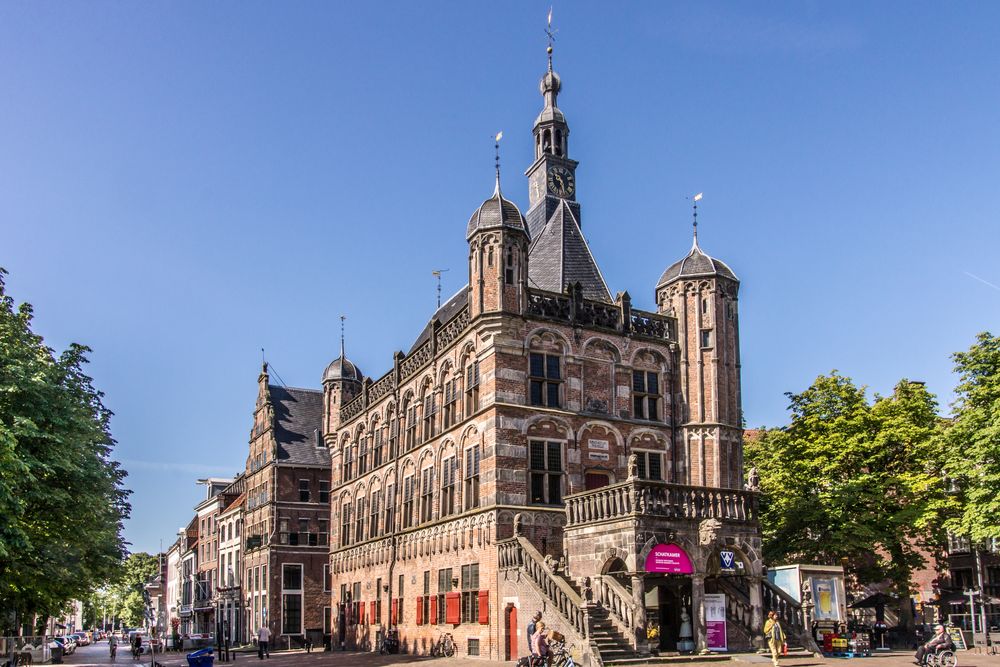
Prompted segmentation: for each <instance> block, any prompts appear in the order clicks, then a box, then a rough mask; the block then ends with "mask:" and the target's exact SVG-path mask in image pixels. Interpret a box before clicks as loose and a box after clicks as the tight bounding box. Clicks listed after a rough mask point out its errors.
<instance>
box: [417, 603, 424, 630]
mask: <svg viewBox="0 0 1000 667" xmlns="http://www.w3.org/2000/svg"><path fill="white" fill-rule="evenodd" d="M423 624H424V598H423V596H420V597H418V598H417V625H423Z"/></svg>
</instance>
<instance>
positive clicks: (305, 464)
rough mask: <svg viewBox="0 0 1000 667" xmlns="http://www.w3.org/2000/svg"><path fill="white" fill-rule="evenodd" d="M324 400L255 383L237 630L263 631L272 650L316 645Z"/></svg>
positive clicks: (324, 534)
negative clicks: (268, 632) (269, 638)
mask: <svg viewBox="0 0 1000 667" xmlns="http://www.w3.org/2000/svg"><path fill="white" fill-rule="evenodd" d="M322 401H323V394H322V393H321V392H320V391H317V390H311V389H296V388H292V387H282V386H276V385H272V384H271V383H270V381H269V377H268V372H267V364H264V367H263V369H262V371H261V374H260V377H259V378H258V392H257V403H256V408H255V411H254V424H253V429H252V430H251V434H250V454H249V456H248V457H247V461H246V471H245V473H244V482H243V484H244V489H245V490H244V491H243V493H244V494H245V497H244V499H243V503H244V505H243V517H242V530H243V535H244V538H243V542H242V549H243V553H242V555H241V557H240V565H241V567H242V576H243V582H242V587H241V590H240V595H241V596H242V598H243V600H242V602H243V610H244V612H243V613H244V622H243V628H246V629H252V631H256V630H257V629H258V628H260V626H261V625H264V624H266V625H267V626H268V627H269V628H270V630H271V633H272V636H273V640H272V641H273V642H274V644H275V645H276V646H279V645H280V646H287V645H291V646H298V645H301V644H302V642H303V641H304V640H305V639H307V638H308V639H311V640H312V641H314V642H317V643H318V642H319V641H321V635H322V632H323V629H324V624H325V622H326V616H325V615H326V614H327V613H328V609H327V607H328V606H329V595H328V594H327V593H326V592H324V589H325V588H326V586H325V585H324V573H325V572H326V565H327V558H328V552H329V544H328V539H327V538H328V535H329V534H330V528H329V520H330V454H329V451H328V450H327V447H326V445H325V443H324V441H323V439H322V437H321V433H320V429H321V428H322V423H323V403H322Z"/></svg>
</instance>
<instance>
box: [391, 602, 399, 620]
mask: <svg viewBox="0 0 1000 667" xmlns="http://www.w3.org/2000/svg"><path fill="white" fill-rule="evenodd" d="M398 603H399V600H393V601H392V602H391V603H390V605H389V625H397V624H398V623H399V622H398V621H397V620H396V619H397V618H399V612H398V611H397V610H398V608H399V604H398Z"/></svg>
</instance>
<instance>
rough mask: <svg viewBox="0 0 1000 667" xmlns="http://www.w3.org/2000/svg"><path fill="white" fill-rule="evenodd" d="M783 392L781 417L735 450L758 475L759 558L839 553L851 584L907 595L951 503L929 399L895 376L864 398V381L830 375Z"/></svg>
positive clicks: (835, 557) (830, 560) (833, 560)
mask: <svg viewBox="0 0 1000 667" xmlns="http://www.w3.org/2000/svg"><path fill="white" fill-rule="evenodd" d="M787 396H788V398H789V400H790V402H791V404H790V410H791V413H792V418H791V423H790V424H789V425H788V426H787V427H785V428H782V429H774V430H768V431H765V432H764V433H763V435H762V436H761V438H759V439H758V440H755V441H752V442H748V443H747V445H746V448H745V452H744V455H745V458H746V460H747V462H748V465H755V466H757V470H758V473H759V475H760V480H761V487H762V488H761V490H762V492H763V497H762V502H761V524H762V529H763V537H764V554H765V558H766V559H767V561H768V562H769V563H771V564H779V563H789V562H795V561H799V562H807V563H819V564H840V563H841V562H844V561H843V559H846V563H847V566H848V571H849V572H850V573H851V574H853V575H854V576H855V577H857V579H858V580H859V581H860V582H861V583H872V582H878V581H885V580H888V581H889V582H891V583H892V585H893V587H894V588H895V590H896V591H897V592H898V593H900V594H908V593H909V586H910V583H909V582H910V575H911V573H912V571H913V569H914V568H916V567H919V566H921V565H922V564H923V563H924V556H925V554H927V553H928V552H933V551H935V550H936V548H937V546H938V545H939V544H941V542H942V534H941V522H942V517H943V516H944V514H945V513H947V512H948V511H950V509H951V508H952V506H953V503H954V499H953V498H952V497H950V496H949V495H948V494H947V493H946V489H945V484H944V481H943V475H942V472H941V464H940V461H941V460H942V456H941V452H940V444H939V441H938V439H937V438H936V437H935V434H936V432H937V430H938V419H937V417H936V407H937V405H936V401H935V399H934V396H933V395H931V394H930V393H928V392H927V390H926V388H925V387H924V386H923V384H920V383H915V382H909V381H907V380H902V381H900V382H899V384H897V385H896V387H895V390H894V391H893V393H892V395H891V396H887V397H879V396H876V397H875V401H874V403H869V401H868V400H867V399H866V396H865V389H864V387H857V386H856V385H855V384H854V383H853V382H852V381H851V380H850V379H849V378H846V377H844V376H842V375H839V374H837V373H836V372H833V373H832V374H830V375H827V376H820V377H818V378H817V379H816V380H815V381H814V382H813V384H812V386H810V387H809V388H808V389H806V390H805V391H803V392H802V393H800V394H787Z"/></svg>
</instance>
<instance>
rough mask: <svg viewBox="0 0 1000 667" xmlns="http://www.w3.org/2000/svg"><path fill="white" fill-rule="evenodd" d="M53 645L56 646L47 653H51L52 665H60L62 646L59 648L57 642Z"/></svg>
mask: <svg viewBox="0 0 1000 667" xmlns="http://www.w3.org/2000/svg"><path fill="white" fill-rule="evenodd" d="M55 644H56V645H55V646H53V647H52V648H51V649H49V651H50V652H51V653H52V664H53V665H61V664H62V661H63V648H62V646H59V643H58V642H55Z"/></svg>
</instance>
